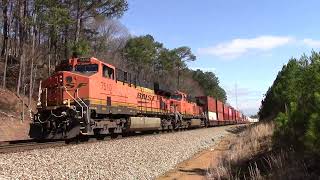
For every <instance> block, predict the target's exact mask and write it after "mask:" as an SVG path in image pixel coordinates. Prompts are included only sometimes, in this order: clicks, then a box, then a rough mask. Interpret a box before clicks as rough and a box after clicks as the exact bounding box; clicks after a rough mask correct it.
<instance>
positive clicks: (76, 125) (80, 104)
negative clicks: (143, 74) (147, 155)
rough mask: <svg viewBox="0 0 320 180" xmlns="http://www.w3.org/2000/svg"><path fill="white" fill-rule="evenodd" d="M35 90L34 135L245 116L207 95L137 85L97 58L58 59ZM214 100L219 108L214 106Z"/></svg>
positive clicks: (99, 132)
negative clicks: (36, 105) (195, 96)
mask: <svg viewBox="0 0 320 180" xmlns="http://www.w3.org/2000/svg"><path fill="white" fill-rule="evenodd" d="M39 89H40V92H39V94H40V95H39V102H38V113H37V114H35V116H34V119H33V122H32V123H31V125H30V132H29V135H30V137H31V138H37V139H72V138H75V137H78V136H79V135H83V136H91V135H94V136H97V137H101V136H102V137H103V136H105V135H110V136H112V137H116V136H117V135H119V134H126V133H130V132H137V131H139V132H143V131H151V132H153V131H163V130H176V129H187V128H197V127H204V126H212V125H219V123H220V124H235V123H239V122H244V119H245V117H244V116H243V117H240V113H238V111H235V110H232V109H228V110H225V111H226V113H225V114H227V116H224V115H223V112H222V115H221V113H220V111H221V103H220V102H219V101H216V100H214V99H210V102H208V99H209V98H210V97H207V98H208V99H207V101H206V99H205V98H204V97H198V98H196V101H194V100H192V98H190V97H189V96H187V95H186V94H185V93H182V92H180V91H173V92H172V91H168V90H164V89H162V88H161V86H160V85H159V84H153V85H152V86H151V85H150V84H147V83H144V84H143V85H142V83H141V82H140V81H139V80H138V79H137V78H136V77H135V76H134V75H132V74H130V73H128V72H125V71H123V70H121V69H118V68H115V67H114V66H112V65H110V64H108V63H104V62H102V61H100V60H98V59H96V58H72V59H69V60H67V61H63V62H62V63H61V64H60V65H59V66H57V68H56V72H55V74H54V75H52V76H51V77H49V78H48V79H46V80H44V81H43V82H42V83H41V87H40V88H39ZM213 101H215V103H217V102H218V104H219V105H218V106H219V107H218V106H217V105H216V106H215V107H216V108H214V107H213V105H212V102H213ZM222 105H223V104H222ZM217 107H218V108H217ZM222 111H223V107H222ZM227 111H228V112H227ZM229 111H230V113H233V115H229ZM215 112H216V113H215ZM236 113H238V115H236ZM241 116H242V115H241ZM225 119H228V120H225ZM224 121H225V123H222V122H224Z"/></svg>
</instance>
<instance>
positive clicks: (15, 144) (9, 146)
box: [0, 140, 67, 154]
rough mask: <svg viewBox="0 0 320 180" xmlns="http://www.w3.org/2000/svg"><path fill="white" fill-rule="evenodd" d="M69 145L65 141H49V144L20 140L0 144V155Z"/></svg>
mask: <svg viewBox="0 0 320 180" xmlns="http://www.w3.org/2000/svg"><path fill="white" fill-rule="evenodd" d="M65 145H67V144H66V143H65V141H48V142H37V141H34V140H18V141H8V142H0V154H3V153H14V152H22V151H28V150H33V149H42V148H50V147H60V146H65Z"/></svg>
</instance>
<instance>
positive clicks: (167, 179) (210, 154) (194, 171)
mask: <svg viewBox="0 0 320 180" xmlns="http://www.w3.org/2000/svg"><path fill="white" fill-rule="evenodd" d="M247 127H248V125H242V126H233V127H230V128H229V129H228V130H227V131H228V132H229V134H228V135H227V136H225V137H224V138H223V139H221V140H220V142H219V143H218V144H216V145H214V146H212V147H210V148H208V149H206V150H204V151H202V152H199V153H197V154H196V155H194V156H193V157H192V158H190V159H188V160H186V161H184V162H182V163H180V164H178V165H177V166H176V168H175V169H172V170H170V171H168V172H167V173H165V174H164V175H162V176H159V177H158V178H157V180H172V179H179V180H202V179H207V178H208V172H209V169H210V167H218V164H219V162H220V160H221V157H223V156H224V155H225V154H224V153H225V152H226V151H228V150H230V148H231V146H232V142H234V139H235V138H236V137H237V134H238V133H240V132H242V131H243V130H245V129H246V128H247Z"/></svg>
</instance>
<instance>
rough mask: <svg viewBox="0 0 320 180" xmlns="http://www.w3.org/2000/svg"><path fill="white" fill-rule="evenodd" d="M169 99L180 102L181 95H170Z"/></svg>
mask: <svg viewBox="0 0 320 180" xmlns="http://www.w3.org/2000/svg"><path fill="white" fill-rule="evenodd" d="M171 99H174V100H178V101H180V100H181V99H182V95H181V94H174V95H171Z"/></svg>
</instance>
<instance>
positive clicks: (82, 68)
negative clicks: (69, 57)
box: [75, 64, 98, 74]
mask: <svg viewBox="0 0 320 180" xmlns="http://www.w3.org/2000/svg"><path fill="white" fill-rule="evenodd" d="M75 71H76V72H80V73H90V74H94V73H96V72H98V64H80V65H76V66H75Z"/></svg>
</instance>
